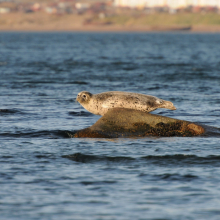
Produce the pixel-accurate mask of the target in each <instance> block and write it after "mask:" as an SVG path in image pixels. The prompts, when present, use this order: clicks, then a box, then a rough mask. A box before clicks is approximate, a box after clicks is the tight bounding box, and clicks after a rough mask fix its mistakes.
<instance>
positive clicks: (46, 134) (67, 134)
mask: <svg viewBox="0 0 220 220" xmlns="http://www.w3.org/2000/svg"><path fill="white" fill-rule="evenodd" d="M75 133H76V131H68V130H49V131H47V130H44V131H27V132H20V131H18V132H14V133H9V132H5V133H0V137H2V138H49V139H50V138H52V139H54V138H72V137H74V135H75Z"/></svg>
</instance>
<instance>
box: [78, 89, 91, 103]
mask: <svg viewBox="0 0 220 220" xmlns="http://www.w3.org/2000/svg"><path fill="white" fill-rule="evenodd" d="M91 97H92V93H90V92H87V91H82V92H80V93H79V94H78V95H77V98H76V101H78V102H79V103H80V104H81V105H83V104H87V103H89V101H90V99H91Z"/></svg>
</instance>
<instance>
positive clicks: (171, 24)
mask: <svg viewBox="0 0 220 220" xmlns="http://www.w3.org/2000/svg"><path fill="white" fill-rule="evenodd" d="M22 31H23V32H56V31H57V32H61V31H69V32H166V31H171V32H184V33H185V32H205V33H219V32H220V15H216V14H207V16H206V15H204V16H203V15H201V14H179V15H170V14H153V15H147V16H141V17H137V18H135V17H132V16H123V15H117V16H113V17H107V18H106V19H97V18H95V17H92V16H91V15H76V14H69V15H48V14H46V13H41V12H39V13H27V14H24V13H9V14H3V15H1V17H0V32H22Z"/></svg>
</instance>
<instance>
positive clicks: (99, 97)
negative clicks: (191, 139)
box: [76, 91, 176, 115]
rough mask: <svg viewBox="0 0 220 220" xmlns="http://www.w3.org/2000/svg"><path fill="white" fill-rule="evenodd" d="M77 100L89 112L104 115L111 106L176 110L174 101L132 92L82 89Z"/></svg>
mask: <svg viewBox="0 0 220 220" xmlns="http://www.w3.org/2000/svg"><path fill="white" fill-rule="evenodd" d="M76 100H77V101H78V102H79V103H80V104H81V105H82V106H83V107H84V108H85V109H86V110H88V111H89V112H91V113H93V114H95V115H104V114H106V112H107V111H108V110H109V109H111V108H127V109H135V110H139V111H143V112H151V111H154V110H155V109H157V108H167V109H170V110H176V108H175V107H174V105H173V103H172V102H169V101H165V100H163V99H159V98H157V97H155V96H150V95H144V94H139V93H131V92H118V91H112V92H103V93H99V94H94V95H93V94H92V93H90V92H87V91H82V92H80V93H79V94H78V95H77V98H76Z"/></svg>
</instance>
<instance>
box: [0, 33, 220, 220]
mask: <svg viewBox="0 0 220 220" xmlns="http://www.w3.org/2000/svg"><path fill="white" fill-rule="evenodd" d="M83 90H86V91H89V92H91V93H100V92H105V91H129V92H138V93H143V94H149V95H154V96H157V97H159V98H162V99H165V100H169V101H172V102H173V103H174V105H175V106H176V107H177V110H176V111H170V110H167V109H158V110H156V111H154V112H153V113H154V114H159V115H163V116H168V117H173V118H177V119H183V120H189V121H193V122H199V123H202V124H205V125H209V126H214V127H220V121H219V115H220V34H197V33H193V34H192V33H0V167H1V169H0V216H1V219H28V220H35V219H41V220H42V219H51V220H55V219H57V220H60V219H62V220H67V219H77V220H78V219H79V220H80V219H82V220H85V219H88V220H90V219H94V220H97V219H100V220H101V219H108V220H110V219H111V220H113V219H131V220H134V219H137V220H141V219H143V220H145V219H151V220H153V219H155V220H156V219H157V220H158V219H164V220H176V219H178V220H190V219H193V220H194V219H200V220H201V219H209V220H218V219H220V138H219V137H215V136H212V137H190V138H187V137H167V138H156V137H146V138H137V139H134V138H133V139H131V138H127V139H98V138H97V139H86V138H69V136H68V132H73V133H74V132H75V131H77V130H79V129H83V128H86V127H89V126H91V125H92V124H94V123H95V122H96V121H97V120H98V119H99V118H100V116H97V115H93V114H91V113H89V112H87V111H86V110H85V109H83V107H82V106H80V105H79V103H77V102H76V101H75V98H76V95H77V94H78V93H79V92H80V91H83Z"/></svg>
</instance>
